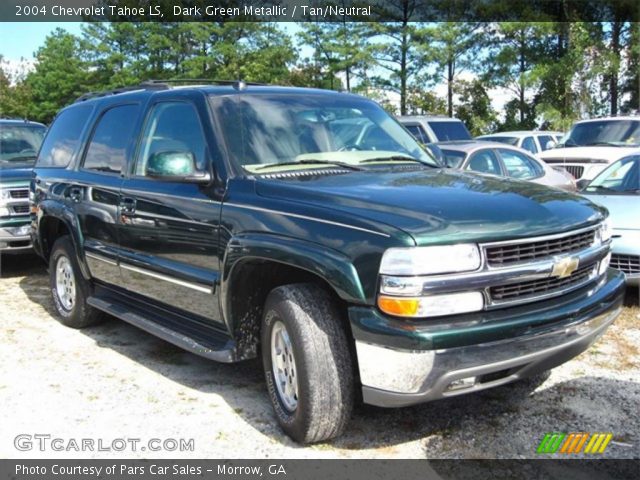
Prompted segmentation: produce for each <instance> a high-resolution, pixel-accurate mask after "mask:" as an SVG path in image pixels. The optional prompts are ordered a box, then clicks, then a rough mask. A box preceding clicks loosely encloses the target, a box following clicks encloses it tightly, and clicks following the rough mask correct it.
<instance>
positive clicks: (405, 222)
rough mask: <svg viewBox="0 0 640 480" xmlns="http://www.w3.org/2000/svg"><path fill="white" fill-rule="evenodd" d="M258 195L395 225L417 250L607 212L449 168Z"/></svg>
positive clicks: (517, 234)
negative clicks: (415, 244)
mask: <svg viewBox="0 0 640 480" xmlns="http://www.w3.org/2000/svg"><path fill="white" fill-rule="evenodd" d="M256 190H257V193H258V194H259V195H262V196H265V197H270V198H277V199H285V200H287V201H291V202H297V203H306V204H313V205H314V206H317V207H320V208H324V209H327V210H331V211H336V210H339V211H341V212H343V213H346V214H348V215H355V216H359V217H362V218H366V219H369V220H371V221H374V222H382V223H385V224H387V225H392V226H394V227H396V228H399V229H401V230H403V231H404V232H406V233H408V234H410V235H411V236H412V237H413V238H414V239H415V241H416V243H417V244H419V245H426V244H436V243H447V242H460V241H492V240H500V239H506V238H526V237H531V236H535V235H545V234H550V233H558V232H562V231H566V230H571V229H573V228H579V227H583V226H587V225H590V224H593V223H595V222H597V221H599V220H600V219H601V218H602V216H603V212H604V210H602V209H601V208H599V207H597V206H595V205H594V204H592V203H591V202H589V201H588V200H587V199H586V198H583V197H579V196H576V195H573V194H570V193H567V192H563V191H560V190H557V189H551V188H548V187H545V186H542V185H536V184H533V183H529V182H520V181H515V180H508V179H505V178H499V177H489V176H483V175H475V174H470V173H465V172H458V171H455V170H448V169H447V170H444V169H434V170H418V171H404V172H398V171H395V172H394V171H383V172H380V171H379V170H378V171H369V172H354V173H348V174H343V175H325V176H313V177H297V178H296V177H294V178H291V179H286V180H266V179H257V180H256Z"/></svg>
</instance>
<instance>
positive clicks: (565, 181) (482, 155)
mask: <svg viewBox="0 0 640 480" xmlns="http://www.w3.org/2000/svg"><path fill="white" fill-rule="evenodd" d="M437 145H438V146H439V147H440V149H441V150H442V155H443V158H444V163H445V165H446V166H447V167H450V168H457V169H460V170H471V171H474V172H478V173H484V174H489V175H498V176H503V177H511V178H516V179H518V180H528V181H531V182H535V183H540V184H542V185H547V186H550V187H557V188H562V189H564V190H569V191H575V190H576V182H575V181H574V180H573V178H571V175H569V174H568V173H566V172H561V171H558V170H556V169H554V168H552V167H550V166H549V165H547V164H546V163H544V162H543V161H541V160H538V159H537V158H535V157H534V156H533V155H531V154H530V153H529V152H527V151H525V150H523V149H521V148H518V147H512V146H510V145H505V144H504V143H498V142H489V141H484V140H469V141H459V142H440V143H438V144H437Z"/></svg>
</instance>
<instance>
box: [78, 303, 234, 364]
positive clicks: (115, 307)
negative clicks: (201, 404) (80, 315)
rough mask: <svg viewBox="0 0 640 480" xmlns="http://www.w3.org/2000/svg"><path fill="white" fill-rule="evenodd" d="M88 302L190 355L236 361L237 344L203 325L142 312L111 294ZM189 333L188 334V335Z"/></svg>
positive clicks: (147, 310)
mask: <svg viewBox="0 0 640 480" xmlns="http://www.w3.org/2000/svg"><path fill="white" fill-rule="evenodd" d="M87 303H88V304H89V305H91V306H92V307H94V308H96V309H98V310H101V311H103V312H105V313H108V314H109V315H113V316H114V317H116V318H119V319H120V320H124V321H125V322H127V323H130V324H131V325H134V326H136V327H138V328H140V329H142V330H144V331H145V332H148V333H150V334H151V335H154V336H156V337H158V338H161V339H163V340H165V341H167V342H169V343H172V344H174V345H176V346H178V347H180V348H182V349H184V350H187V351H188V352H191V353H194V354H196V355H199V356H201V357H205V358H208V359H210V360H215V361H216V362H223V363H232V362H235V361H237V359H236V350H235V342H233V340H232V339H231V338H229V337H228V336H225V335H222V334H221V333H220V332H219V331H217V330H215V329H213V328H211V327H207V326H205V325H202V324H201V323H197V322H192V321H190V320H186V319H183V318H179V319H178V318H171V317H169V316H166V315H157V314H156V315H154V312H153V308H151V309H149V308H147V309H145V310H142V309H140V308H136V307H135V306H132V304H131V303H127V304H124V303H120V302H119V301H118V300H117V298H114V296H111V295H94V296H91V297H89V298H88V299H87ZM181 330H182V331H181ZM187 331H189V333H188V334H187V333H186V332H187Z"/></svg>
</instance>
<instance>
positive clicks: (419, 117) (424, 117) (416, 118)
mask: <svg viewBox="0 0 640 480" xmlns="http://www.w3.org/2000/svg"><path fill="white" fill-rule="evenodd" d="M396 118H397V119H398V120H399V121H401V122H404V121H408V122H421V121H422V122H428V121H434V120H437V121H438V122H462V120H460V119H459V118H451V117H447V116H446V115H400V116H399V117H396Z"/></svg>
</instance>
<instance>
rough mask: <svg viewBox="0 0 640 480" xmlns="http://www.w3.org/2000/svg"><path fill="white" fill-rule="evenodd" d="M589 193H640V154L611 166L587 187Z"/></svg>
mask: <svg viewBox="0 0 640 480" xmlns="http://www.w3.org/2000/svg"><path fill="white" fill-rule="evenodd" d="M586 191H587V192H589V193H600V194H604V195H606V194H611V193H618V194H620V193H627V194H636V195H637V194H639V193H640V156H635V157H627V158H623V159H622V160H620V161H618V162H616V163H614V164H613V165H611V166H609V167H608V168H607V169H606V170H605V171H603V172H602V173H601V174H600V175H598V176H597V177H596V178H595V179H594V180H593V181H592V182H591V183H590V184H589V186H588V187H587V188H586Z"/></svg>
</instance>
